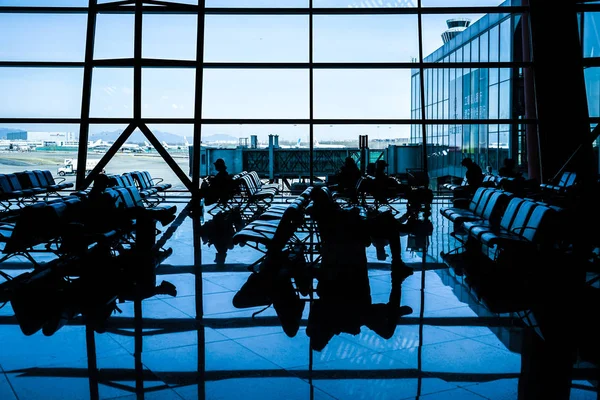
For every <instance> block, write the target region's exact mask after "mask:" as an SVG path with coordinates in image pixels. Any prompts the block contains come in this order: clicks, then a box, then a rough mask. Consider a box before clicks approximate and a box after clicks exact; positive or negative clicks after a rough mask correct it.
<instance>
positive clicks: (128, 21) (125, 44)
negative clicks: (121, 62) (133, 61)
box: [94, 14, 134, 59]
mask: <svg viewBox="0 0 600 400" xmlns="http://www.w3.org/2000/svg"><path fill="white" fill-rule="evenodd" d="M133 36H134V15H133V14H98V17H97V18H96V38H95V42H94V58H96V59H107V58H132V57H133Z"/></svg>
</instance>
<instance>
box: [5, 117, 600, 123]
mask: <svg viewBox="0 0 600 400" xmlns="http://www.w3.org/2000/svg"><path fill="white" fill-rule="evenodd" d="M82 121H83V122H86V121H87V122H89V123H90V124H130V123H133V122H135V121H133V120H132V118H88V119H83V120H82V119H81V118H0V123H2V124H19V123H27V124H80V123H81V122H82ZM423 121H425V122H426V123H427V124H428V125H496V124H514V123H522V124H535V123H536V122H537V120H536V119H517V118H514V119H439V118H436V119H426V120H422V119H401V118H398V119H323V118H320V119H319V118H317V119H313V120H310V119H289V118H282V119H244V118H240V119H211V118H205V119H202V120H200V121H199V122H200V123H201V124H206V125H240V124H241V125H273V124H275V125H309V124H311V123H313V124H315V125H415V124H421V123H423ZM196 122H197V121H196V120H195V119H194V118H174V119H170V118H142V119H141V123H144V124H172V125H180V124H189V125H192V124H194V123H196ZM590 122H594V123H595V122H600V117H595V118H590Z"/></svg>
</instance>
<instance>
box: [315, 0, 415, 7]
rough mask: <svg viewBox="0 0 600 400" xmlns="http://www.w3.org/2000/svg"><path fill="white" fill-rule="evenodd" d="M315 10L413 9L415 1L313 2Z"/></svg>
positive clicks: (335, 0) (350, 0)
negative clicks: (322, 8)
mask: <svg viewBox="0 0 600 400" xmlns="http://www.w3.org/2000/svg"><path fill="white" fill-rule="evenodd" d="M313 6H314V7H315V8H320V7H324V8H328V7H330V8H339V7H341V8H413V7H417V0H393V1H376V0H313Z"/></svg>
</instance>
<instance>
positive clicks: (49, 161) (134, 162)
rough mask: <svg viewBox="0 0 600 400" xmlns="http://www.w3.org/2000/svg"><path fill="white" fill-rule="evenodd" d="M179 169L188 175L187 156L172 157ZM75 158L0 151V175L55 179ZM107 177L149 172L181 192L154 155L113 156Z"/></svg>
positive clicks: (175, 178)
mask: <svg viewBox="0 0 600 400" xmlns="http://www.w3.org/2000/svg"><path fill="white" fill-rule="evenodd" d="M102 155H103V154H97V153H88V160H100V159H101V158H102ZM172 156H173V159H174V160H175V162H176V163H177V165H179V167H180V168H181V170H182V171H183V172H184V173H185V174H186V175H188V176H189V174H188V172H189V169H190V166H189V157H188V156H187V154H185V153H184V154H181V153H178V154H172ZM75 157H77V153H76V152H69V151H65V152H55V151H32V152H18V151H4V152H0V174H7V173H14V172H19V171H27V170H34V169H41V170H50V171H52V173H53V175H54V176H55V178H56V179H58V178H61V177H59V176H58V173H57V172H58V168H59V167H61V166H63V165H64V160H65V159H67V158H75ZM105 171H106V173H107V174H122V173H125V172H132V171H149V172H150V175H151V176H152V177H153V178H162V179H163V182H165V183H170V184H171V185H173V189H176V190H179V189H180V190H185V186H184V185H183V183H182V182H181V180H180V179H179V177H178V176H177V175H176V174H175V172H174V171H173V170H171V168H170V167H169V165H168V164H167V163H166V162H165V161H164V160H163V159H162V157H161V156H160V155H159V154H157V153H144V154H135V153H117V154H115V156H114V157H113V158H112V160H111V161H110V162H109V163H108V165H107V166H106V168H105ZM64 178H65V181H67V182H75V175H67V176H64Z"/></svg>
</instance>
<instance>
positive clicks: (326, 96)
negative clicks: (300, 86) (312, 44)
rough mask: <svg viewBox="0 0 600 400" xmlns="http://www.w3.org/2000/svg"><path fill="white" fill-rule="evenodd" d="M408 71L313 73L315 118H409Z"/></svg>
mask: <svg viewBox="0 0 600 400" xmlns="http://www.w3.org/2000/svg"><path fill="white" fill-rule="evenodd" d="M410 74H411V71H410V70H392V69H384V70H375V69H369V70H317V71H315V73H314V116H315V118H371V119H372V118H406V119H409V118H410V82H411V80H410Z"/></svg>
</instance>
